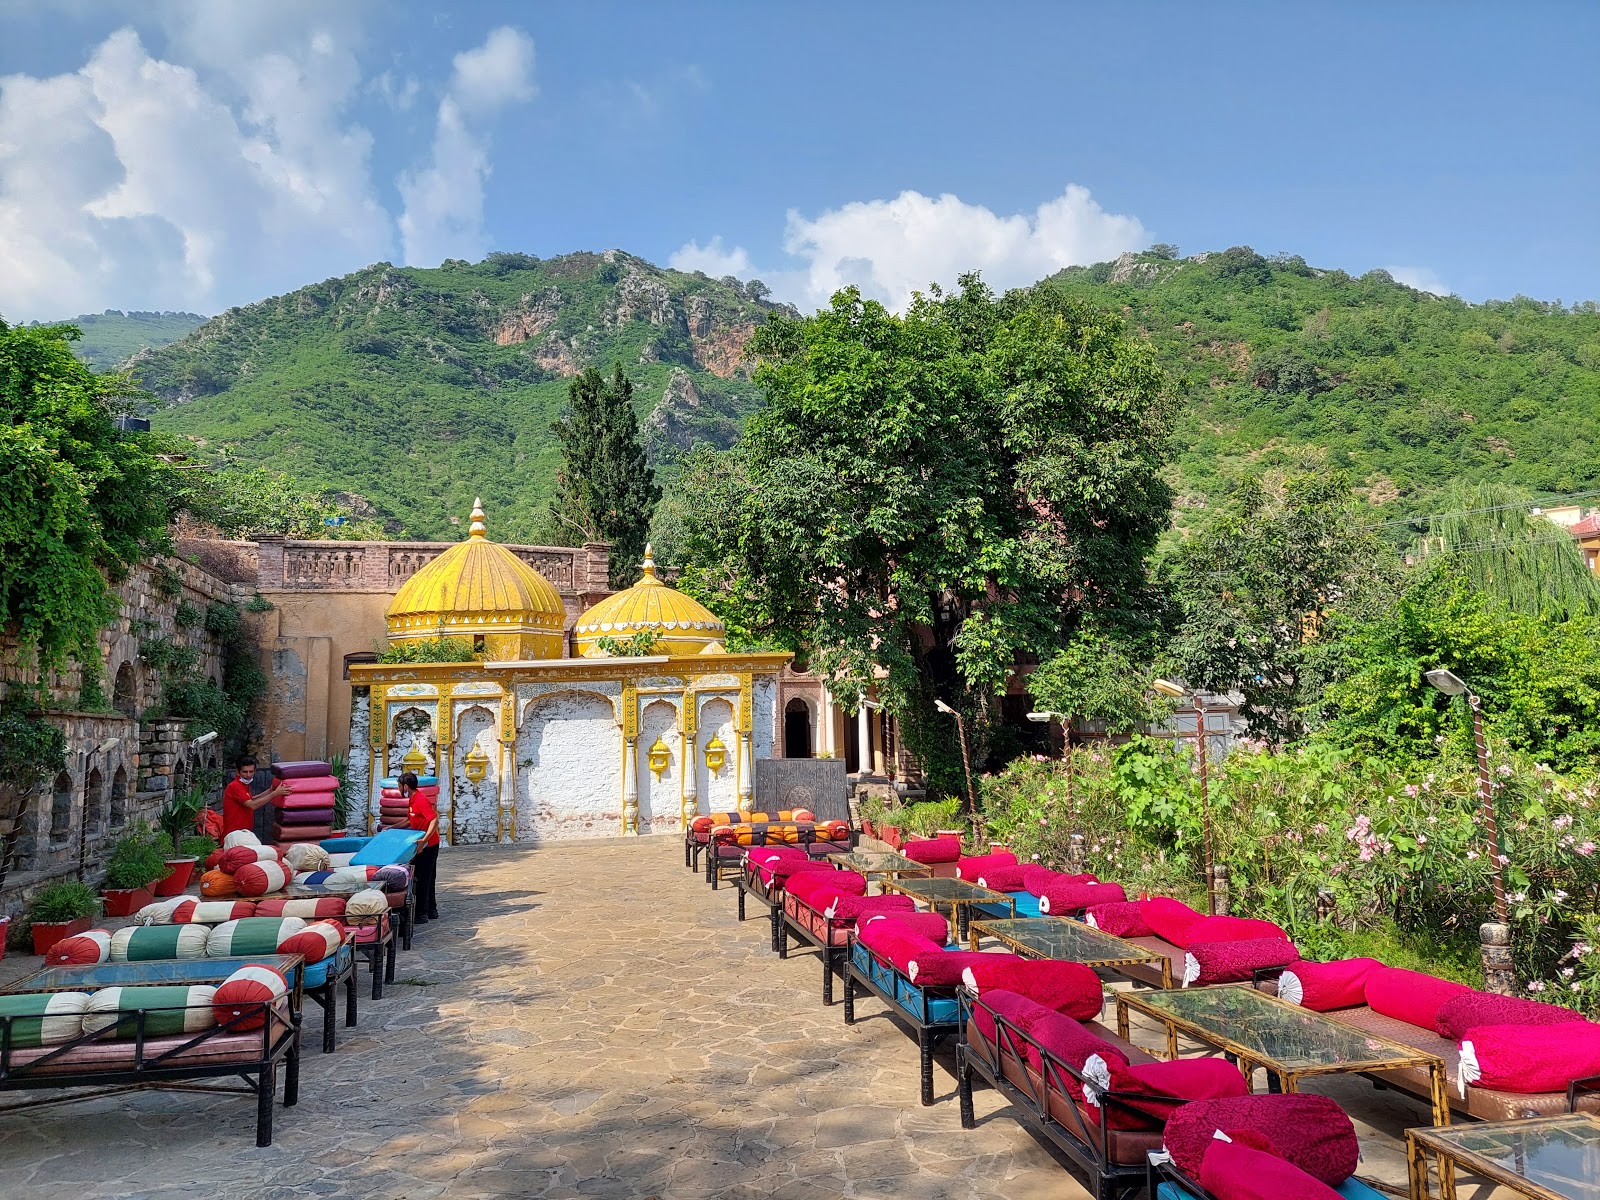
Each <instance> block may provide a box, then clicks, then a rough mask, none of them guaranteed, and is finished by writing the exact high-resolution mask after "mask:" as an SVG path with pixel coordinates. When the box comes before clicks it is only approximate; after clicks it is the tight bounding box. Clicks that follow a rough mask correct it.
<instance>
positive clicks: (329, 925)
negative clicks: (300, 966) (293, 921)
mask: <svg viewBox="0 0 1600 1200" xmlns="http://www.w3.org/2000/svg"><path fill="white" fill-rule="evenodd" d="M297 919H298V918H297ZM344 937H345V932H344V926H343V925H341V924H340V923H339V922H337V921H313V922H311V924H309V925H306V926H305V927H304V928H303V929H301V930H300V932H299V933H291V934H290V935H289V936H288V937H285V938H280V939H279V941H278V946H277V951H278V953H279V954H298V955H300V957H301V958H303V959H305V961H306V962H307V963H308V964H310V963H318V962H321V961H322V960H323V959H325V958H331V957H333V955H334V953H335V952H336V951H337V950H338V949H339V944H340V943H341V942H343V941H344Z"/></svg>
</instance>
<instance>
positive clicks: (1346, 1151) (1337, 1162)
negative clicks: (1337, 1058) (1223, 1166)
mask: <svg viewBox="0 0 1600 1200" xmlns="http://www.w3.org/2000/svg"><path fill="white" fill-rule="evenodd" d="M1235 1074H1237V1072H1235ZM1241 1078H1242V1076H1241ZM1218 1129H1220V1130H1222V1131H1223V1132H1224V1133H1226V1134H1227V1135H1228V1136H1229V1137H1233V1138H1237V1137H1239V1136H1241V1132H1242V1131H1244V1130H1254V1131H1256V1132H1258V1133H1262V1134H1265V1135H1266V1136H1267V1137H1268V1138H1270V1139H1271V1144H1272V1145H1273V1146H1274V1147H1276V1149H1277V1152H1278V1155H1279V1156H1280V1157H1282V1158H1284V1159H1286V1160H1288V1161H1289V1162H1292V1163H1293V1164H1294V1165H1295V1166H1297V1167H1299V1168H1300V1169H1301V1170H1302V1171H1304V1172H1305V1173H1306V1174H1308V1175H1310V1176H1312V1177H1313V1178H1315V1179H1318V1180H1320V1181H1321V1182H1322V1183H1324V1184H1326V1185H1327V1186H1329V1187H1337V1186H1338V1185H1339V1184H1341V1183H1343V1182H1344V1181H1345V1180H1346V1179H1349V1178H1350V1176H1352V1175H1354V1174H1355V1172H1356V1163H1357V1161H1358V1159H1359V1157H1360V1154H1361V1147H1360V1145H1359V1144H1358V1143H1357V1141H1356V1130H1355V1126H1354V1125H1352V1124H1351V1123H1350V1118H1349V1117H1347V1116H1345V1112H1344V1109H1342V1108H1340V1107H1339V1104H1338V1102H1337V1101H1335V1100H1333V1099H1330V1098H1329V1097H1327V1096H1318V1095H1314V1094H1312V1093H1309V1092H1302V1093H1298V1094H1295V1095H1290V1096H1236V1097H1229V1098H1228V1099H1224V1100H1196V1101H1194V1102H1192V1103H1190V1104H1186V1105H1184V1106H1183V1107H1182V1108H1180V1109H1178V1111H1177V1112H1175V1113H1173V1114H1172V1116H1171V1117H1169V1118H1168V1120H1167V1128H1166V1132H1165V1133H1164V1134H1163V1135H1162V1142H1163V1144H1164V1146H1165V1149H1166V1151H1167V1153H1168V1154H1170V1155H1172V1161H1173V1162H1175V1163H1177V1164H1178V1168H1179V1169H1180V1170H1181V1171H1183V1173H1184V1174H1186V1175H1188V1176H1189V1177H1190V1178H1191V1179H1193V1178H1196V1177H1197V1176H1198V1175H1199V1173H1200V1165H1201V1162H1202V1160H1203V1159H1204V1158H1205V1155H1206V1151H1207V1150H1208V1149H1209V1148H1210V1144H1211V1142H1212V1140H1213V1139H1212V1136H1211V1135H1212V1134H1213V1133H1215V1132H1216V1131H1217V1130H1218ZM1291 1195H1296V1193H1292V1192H1283V1193H1280V1194H1279V1198H1278V1200H1285V1198H1287V1197H1288V1196H1291Z"/></svg>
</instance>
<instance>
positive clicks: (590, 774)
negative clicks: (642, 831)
mask: <svg viewBox="0 0 1600 1200" xmlns="http://www.w3.org/2000/svg"><path fill="white" fill-rule="evenodd" d="M516 762H517V805H518V815H517V836H518V840H519V841H533V842H541V841H545V840H548V839H551V838H580V837H614V836H615V835H616V834H617V833H618V832H619V830H620V829H621V827H622V730H621V729H620V728H619V727H618V724H617V710H616V705H615V704H614V703H613V702H612V700H611V698H610V697H609V696H605V695H602V694H601V693H599V692H592V691H588V690H587V689H564V690H561V691H556V692H547V693H545V694H543V695H541V696H537V697H534V698H533V700H531V701H530V702H529V703H528V704H527V705H526V706H525V708H524V710H523V719H522V727H521V729H520V730H519V731H518V733H517V742H516Z"/></svg>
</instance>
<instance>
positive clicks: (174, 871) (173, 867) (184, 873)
mask: <svg viewBox="0 0 1600 1200" xmlns="http://www.w3.org/2000/svg"><path fill="white" fill-rule="evenodd" d="M199 861H200V860H199V859H197V858H195V857H194V855H192V854H191V855H187V856H185V857H182V858H169V859H167V877H166V878H165V879H163V880H161V881H160V882H159V883H157V884H156V885H155V887H153V888H152V889H151V890H152V891H153V892H154V893H155V894H156V895H158V896H181V895H183V889H184V888H186V887H188V886H189V878H190V876H192V875H193V874H194V865H195V863H197V862H199Z"/></svg>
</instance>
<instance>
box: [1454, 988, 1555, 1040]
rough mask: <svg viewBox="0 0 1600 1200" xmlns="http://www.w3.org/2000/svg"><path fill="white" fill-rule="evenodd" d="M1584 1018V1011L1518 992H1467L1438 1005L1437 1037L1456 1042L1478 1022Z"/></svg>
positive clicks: (1522, 1022) (1552, 1021) (1551, 1021)
mask: <svg viewBox="0 0 1600 1200" xmlns="http://www.w3.org/2000/svg"><path fill="white" fill-rule="evenodd" d="M1581 1020H1583V1014H1582V1013H1578V1012H1573V1011H1572V1009H1570V1008H1562V1007H1560V1006H1559V1005H1556V1004H1541V1003H1540V1002H1539V1001H1537V1000H1524V999H1523V998H1522V997H1521V996H1496V995H1493V994H1492V993H1490V992H1468V993H1467V994H1466V995H1464V996H1452V997H1451V998H1450V999H1449V1000H1446V1001H1445V1002H1444V1003H1443V1004H1442V1005H1440V1006H1439V1017H1438V1024H1437V1025H1435V1026H1434V1028H1435V1029H1436V1030H1438V1033H1439V1036H1440V1037H1446V1038H1449V1039H1450V1040H1451V1041H1452V1042H1459V1041H1460V1040H1461V1039H1462V1038H1464V1037H1466V1036H1467V1031H1468V1030H1469V1029H1476V1028H1477V1027H1478V1026H1480V1025H1562V1024H1566V1023H1568V1022H1572V1021H1581Z"/></svg>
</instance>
